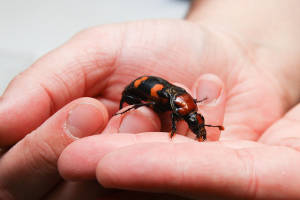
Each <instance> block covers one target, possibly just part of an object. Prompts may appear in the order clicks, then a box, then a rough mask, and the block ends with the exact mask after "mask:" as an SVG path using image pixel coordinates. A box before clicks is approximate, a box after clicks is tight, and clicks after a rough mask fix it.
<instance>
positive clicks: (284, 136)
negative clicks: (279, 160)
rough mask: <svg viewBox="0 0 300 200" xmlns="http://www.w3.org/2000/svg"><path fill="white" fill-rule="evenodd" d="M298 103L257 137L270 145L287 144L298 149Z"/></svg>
mask: <svg viewBox="0 0 300 200" xmlns="http://www.w3.org/2000/svg"><path fill="white" fill-rule="evenodd" d="M299 119H300V104H298V105H297V106H295V107H294V108H292V110H290V111H289V112H288V113H287V114H286V115H285V116H284V117H283V118H282V119H280V120H279V121H278V122H276V123H274V124H273V125H272V126H271V127H270V128H269V129H268V130H267V131H266V132H265V133H264V134H263V135H262V137H261V138H260V139H259V141H260V142H262V143H265V144H271V145H281V146H288V147H292V148H294V149H296V150H297V151H300V134H299V133H300V123H299V122H300V121H299Z"/></svg>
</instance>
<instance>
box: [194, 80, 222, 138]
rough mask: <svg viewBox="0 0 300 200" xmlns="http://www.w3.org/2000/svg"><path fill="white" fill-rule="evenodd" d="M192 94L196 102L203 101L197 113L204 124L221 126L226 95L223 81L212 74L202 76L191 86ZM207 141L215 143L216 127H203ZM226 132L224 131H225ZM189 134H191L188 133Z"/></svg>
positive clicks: (217, 132)
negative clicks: (203, 120) (202, 117)
mask: <svg viewBox="0 0 300 200" xmlns="http://www.w3.org/2000/svg"><path fill="white" fill-rule="evenodd" d="M193 93H194V94H195V96H196V97H197V100H204V99H206V100H204V101H203V102H202V103H201V102H200V103H199V104H198V105H199V112H200V113H201V114H202V115H203V116H204V118H205V124H207V125H213V126H223V119H224V112H225V104H226V93H225V87H224V83H223V81H222V80H221V79H220V78H218V77H217V76H216V75H214V74H203V75H202V76H200V77H199V78H198V79H197V81H196V82H195V84H194V86H193ZM205 129H206V130H207V138H208V140H209V141H216V140H218V139H219V137H220V133H221V131H220V129H219V128H217V127H205ZM225 130H226V129H225ZM190 134H191V132H190Z"/></svg>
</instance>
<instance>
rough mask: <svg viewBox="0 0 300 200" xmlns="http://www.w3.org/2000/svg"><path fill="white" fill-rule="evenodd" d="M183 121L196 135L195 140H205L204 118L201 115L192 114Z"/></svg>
mask: <svg viewBox="0 0 300 200" xmlns="http://www.w3.org/2000/svg"><path fill="white" fill-rule="evenodd" d="M185 121H186V122H187V124H188V125H189V128H190V129H191V131H193V133H195V135H197V138H202V139H203V140H206V130H205V127H204V126H205V123H204V117H203V116H202V115H201V114H199V113H197V112H192V113H190V114H189V115H188V116H187V117H186V118H185Z"/></svg>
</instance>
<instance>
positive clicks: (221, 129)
mask: <svg viewBox="0 0 300 200" xmlns="http://www.w3.org/2000/svg"><path fill="white" fill-rule="evenodd" d="M204 126H208V127H217V128H219V130H220V131H224V130H225V129H224V126H214V125H209V124H205V125H204Z"/></svg>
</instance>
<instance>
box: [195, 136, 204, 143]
mask: <svg viewBox="0 0 300 200" xmlns="http://www.w3.org/2000/svg"><path fill="white" fill-rule="evenodd" d="M196 138H197V140H198V141H199V142H203V141H205V140H206V134H205V135H201V134H199V135H197V136H196Z"/></svg>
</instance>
